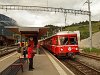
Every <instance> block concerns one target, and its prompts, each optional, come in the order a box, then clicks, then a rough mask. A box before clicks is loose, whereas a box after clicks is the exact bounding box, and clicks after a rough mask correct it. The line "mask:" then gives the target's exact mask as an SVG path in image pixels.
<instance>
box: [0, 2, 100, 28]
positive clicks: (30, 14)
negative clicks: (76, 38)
mask: <svg viewBox="0 0 100 75" xmlns="http://www.w3.org/2000/svg"><path fill="white" fill-rule="evenodd" d="M86 1H87V0H0V4H4V5H5V4H9V5H10V4H12V5H27V6H45V7H47V6H48V7H58V8H65V9H75V10H88V5H87V4H86V3H85V2H86ZM90 1H91V12H92V18H91V19H92V20H97V21H98V20H100V8H99V6H100V0H90ZM84 3H85V4H84ZM0 14H4V15H6V16H9V17H11V18H13V19H14V20H16V21H17V24H18V25H19V26H25V27H43V26H45V25H49V24H52V25H56V26H67V25H71V24H72V23H79V22H82V21H86V20H88V16H87V15H75V14H67V17H66V19H67V20H66V25H65V16H64V14H63V13H55V12H40V11H26V10H7V11H6V10H2V9H0Z"/></svg>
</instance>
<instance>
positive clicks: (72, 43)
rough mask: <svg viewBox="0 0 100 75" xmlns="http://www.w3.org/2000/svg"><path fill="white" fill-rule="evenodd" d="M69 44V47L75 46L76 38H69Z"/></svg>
mask: <svg viewBox="0 0 100 75" xmlns="http://www.w3.org/2000/svg"><path fill="white" fill-rule="evenodd" d="M69 43H70V44H71V45H76V44H77V38H76V37H70V38H69Z"/></svg>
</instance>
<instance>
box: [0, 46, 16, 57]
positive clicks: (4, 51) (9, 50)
mask: <svg viewBox="0 0 100 75" xmlns="http://www.w3.org/2000/svg"><path fill="white" fill-rule="evenodd" d="M15 51H16V47H7V48H3V49H0V57H3V56H5V55H7V54H10V53H12V52H15Z"/></svg>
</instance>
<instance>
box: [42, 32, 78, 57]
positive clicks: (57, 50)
mask: <svg viewBox="0 0 100 75" xmlns="http://www.w3.org/2000/svg"><path fill="white" fill-rule="evenodd" d="M62 36H67V37H68V38H70V37H76V38H77V34H66V35H55V36H52V37H50V38H47V39H45V40H42V43H43V46H44V47H45V48H47V49H48V50H49V51H51V52H52V53H54V54H55V55H57V56H66V55H67V53H73V54H76V53H79V49H78V41H77V44H75V45H72V44H70V43H69V44H68V45H60V43H59V40H58V38H59V37H62ZM57 40H58V41H57ZM68 40H69V39H68ZM69 42H70V41H69ZM69 47H71V50H68V48H69ZM76 48H77V49H78V50H76ZM61 49H63V50H62V51H61Z"/></svg>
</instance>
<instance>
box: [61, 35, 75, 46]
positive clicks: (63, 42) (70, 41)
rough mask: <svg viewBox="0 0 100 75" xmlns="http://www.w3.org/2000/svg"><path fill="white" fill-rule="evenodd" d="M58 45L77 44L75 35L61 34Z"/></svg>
mask: <svg viewBox="0 0 100 75" xmlns="http://www.w3.org/2000/svg"><path fill="white" fill-rule="evenodd" d="M59 40H60V45H75V44H77V38H76V37H69V38H68V36H61V37H59Z"/></svg>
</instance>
